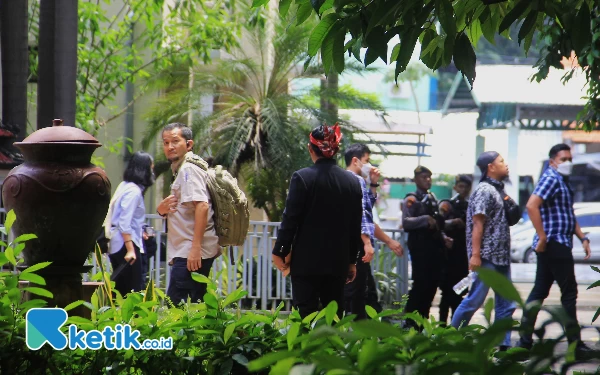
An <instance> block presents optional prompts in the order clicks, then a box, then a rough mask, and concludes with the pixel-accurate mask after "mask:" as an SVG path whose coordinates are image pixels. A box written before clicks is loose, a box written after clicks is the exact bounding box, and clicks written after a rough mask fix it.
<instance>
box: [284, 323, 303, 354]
mask: <svg viewBox="0 0 600 375" xmlns="http://www.w3.org/2000/svg"><path fill="white" fill-rule="evenodd" d="M298 333H300V323H294V324H292V325H291V326H290V329H289V331H288V333H287V335H286V340H287V345H288V350H292V349H294V340H296V337H298Z"/></svg>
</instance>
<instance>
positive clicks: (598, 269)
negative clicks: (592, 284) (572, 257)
mask: <svg viewBox="0 0 600 375" xmlns="http://www.w3.org/2000/svg"><path fill="white" fill-rule="evenodd" d="M590 268H591V269H593V270H594V271H596V272H598V273H600V268H598V267H596V266H590Z"/></svg>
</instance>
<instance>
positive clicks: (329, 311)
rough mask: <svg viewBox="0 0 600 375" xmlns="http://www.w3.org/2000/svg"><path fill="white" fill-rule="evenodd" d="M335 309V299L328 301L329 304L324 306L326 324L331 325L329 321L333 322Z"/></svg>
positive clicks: (336, 307) (336, 306)
mask: <svg viewBox="0 0 600 375" xmlns="http://www.w3.org/2000/svg"><path fill="white" fill-rule="evenodd" d="M337 310H338V304H337V302H336V301H331V302H329V304H328V305H327V307H326V308H325V322H327V324H328V325H331V323H333V318H334V317H335V314H337Z"/></svg>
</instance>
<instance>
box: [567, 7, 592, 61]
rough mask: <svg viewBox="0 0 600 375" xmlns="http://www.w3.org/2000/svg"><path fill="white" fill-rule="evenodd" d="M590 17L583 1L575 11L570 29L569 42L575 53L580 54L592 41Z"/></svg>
mask: <svg viewBox="0 0 600 375" xmlns="http://www.w3.org/2000/svg"><path fill="white" fill-rule="evenodd" d="M590 18H591V16H590V9H589V8H588V5H587V3H586V2H585V1H584V2H583V3H582V4H581V8H579V11H578V12H577V16H575V22H574V23H573V28H572V30H571V42H572V43H573V47H575V53H576V54H577V55H581V52H582V51H583V50H584V49H585V48H586V47H588V46H589V45H590V44H591V43H592V32H591V28H590V22H591V21H590Z"/></svg>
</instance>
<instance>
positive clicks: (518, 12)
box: [498, 0, 531, 33]
mask: <svg viewBox="0 0 600 375" xmlns="http://www.w3.org/2000/svg"><path fill="white" fill-rule="evenodd" d="M530 3H531V0H521V1H519V2H518V3H517V4H515V6H514V7H513V8H512V9H511V10H510V11H509V12H508V14H506V16H504V18H503V19H502V22H500V28H499V29H498V32H499V33H502V32H503V31H505V30H508V28H509V27H510V25H512V24H513V23H514V22H515V21H516V20H517V19H518V18H520V17H521V16H522V15H523V14H525V11H526V10H527V8H528V7H529V4H530Z"/></svg>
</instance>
